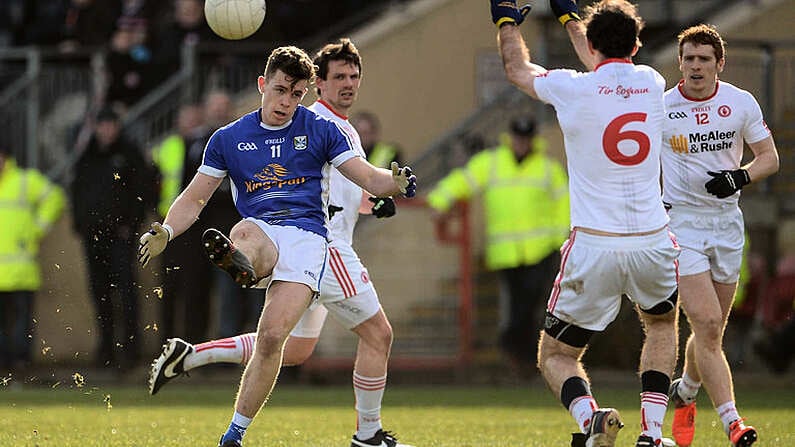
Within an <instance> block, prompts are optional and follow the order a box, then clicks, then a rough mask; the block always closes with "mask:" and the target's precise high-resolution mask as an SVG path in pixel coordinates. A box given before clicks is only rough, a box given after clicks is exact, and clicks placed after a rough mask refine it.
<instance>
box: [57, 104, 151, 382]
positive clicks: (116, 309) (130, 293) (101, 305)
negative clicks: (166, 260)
mask: <svg viewBox="0 0 795 447" xmlns="http://www.w3.org/2000/svg"><path fill="white" fill-rule="evenodd" d="M74 178H75V180H74V183H73V184H72V203H73V218H74V225H75V230H76V232H77V233H78V235H79V236H80V237H81V239H82V240H83V245H84V248H85V255H86V258H87V261H88V273H89V282H90V290H91V294H92V296H93V300H94V305H95V307H96V313H97V320H98V329H99V337H98V340H99V347H98V351H97V353H96V357H95V358H96V361H97V365H98V366H112V367H119V368H127V367H130V366H134V365H135V363H136V361H137V359H138V356H139V335H140V332H139V331H140V329H139V326H138V298H137V289H136V288H135V285H134V277H133V265H134V264H135V242H136V240H137V236H136V231H137V230H138V227H139V225H140V223H141V221H142V220H143V218H144V215H145V213H146V211H147V209H148V208H149V206H150V204H153V203H154V202H155V200H154V190H153V189H152V185H154V184H155V183H156V182H155V175H154V172H153V170H152V169H151V168H150V166H148V165H147V164H146V162H145V161H144V158H143V155H142V153H141V151H140V150H139V149H138V147H136V146H135V145H134V144H133V143H131V142H130V141H128V140H127V139H126V138H125V137H124V136H123V135H122V133H121V123H120V121H119V116H118V115H117V114H116V112H114V111H113V110H112V109H110V108H104V109H102V110H101V111H100V112H99V113H98V115H97V123H96V128H95V131H94V135H93V136H92V138H91V141H90V142H89V144H88V146H87V148H86V150H85V152H84V153H83V154H82V155H81V156H80V158H79V160H78V161H77V164H76V165H75V176H74ZM117 330H119V331H120V334H116V333H115V332H116V331H117Z"/></svg>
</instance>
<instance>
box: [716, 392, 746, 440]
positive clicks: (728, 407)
mask: <svg viewBox="0 0 795 447" xmlns="http://www.w3.org/2000/svg"><path fill="white" fill-rule="evenodd" d="M716 410H718V416H720V420H721V422H723V431H725V432H726V433H729V425H730V424H731V423H732V422H734V421H736V420H737V419H740V413H738V412H737V407H735V406H734V401H733V400H730V401H728V402H726V403H725V404H721V405H719V406H718V408H716Z"/></svg>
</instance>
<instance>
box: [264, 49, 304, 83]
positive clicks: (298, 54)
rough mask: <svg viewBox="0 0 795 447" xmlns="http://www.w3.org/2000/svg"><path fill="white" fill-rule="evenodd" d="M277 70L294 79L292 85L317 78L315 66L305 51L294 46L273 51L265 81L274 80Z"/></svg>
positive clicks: (267, 64) (266, 66) (267, 66)
mask: <svg viewBox="0 0 795 447" xmlns="http://www.w3.org/2000/svg"><path fill="white" fill-rule="evenodd" d="M276 70H281V71H282V73H284V74H286V75H287V76H289V77H290V78H291V79H292V83H291V85H295V84H296V83H297V82H298V81H304V80H306V81H312V80H313V79H314V78H315V64H313V63H312V60H311V59H309V55H308V54H306V52H305V51H304V50H302V49H300V48H298V47H294V46H287V47H279V48H276V49H275V50H273V51H271V54H270V56H268V62H267V63H266V64H265V79H267V80H270V79H272V78H273V75H274V74H275V73H276Z"/></svg>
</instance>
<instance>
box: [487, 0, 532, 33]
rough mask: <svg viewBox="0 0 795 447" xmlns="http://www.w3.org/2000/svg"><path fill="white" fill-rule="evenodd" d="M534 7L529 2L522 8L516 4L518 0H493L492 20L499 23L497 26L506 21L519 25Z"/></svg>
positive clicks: (496, 23)
mask: <svg viewBox="0 0 795 447" xmlns="http://www.w3.org/2000/svg"><path fill="white" fill-rule="evenodd" d="M532 7H533V6H532V5H530V4H529V3H528V4H526V5H524V6H522V7H521V8H520V7H518V6H516V0H491V21H492V22H494V24H495V25H497V28H499V27H501V26H502V25H503V24H506V23H513V24H515V25H516V26H519V25H521V24H522V22H524V18H525V16H527V13H529V12H530V8H532Z"/></svg>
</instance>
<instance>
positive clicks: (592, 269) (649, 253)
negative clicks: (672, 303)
mask: <svg viewBox="0 0 795 447" xmlns="http://www.w3.org/2000/svg"><path fill="white" fill-rule="evenodd" d="M678 255H679V247H678V246H677V244H676V239H675V238H674V236H673V235H672V234H671V233H670V232H669V231H668V230H667V229H662V230H660V231H658V232H656V233H654V234H651V235H647V236H629V237H611V236H595V235H591V234H586V233H583V232H581V231H576V230H575V231H572V232H571V235H570V236H569V239H568V240H567V241H566V242H564V244H563V247H562V248H561V262H560V271H559V272H558V276H557V278H555V285H554V287H553V288H552V294H551V295H550V297H549V302H548V303H547V311H549V312H550V313H551V314H552V315H554V316H556V317H558V318H559V319H561V320H562V321H565V322H567V323H572V324H575V325H577V326H579V327H581V328H583V329H589V330H592V331H597V332H598V331H603V330H604V329H605V328H606V327H607V326H608V325H609V324H610V323H611V322H613V320H615V319H616V317H617V316H618V311H619V310H620V309H621V295H622V294H626V295H627V296H629V298H630V299H631V300H632V301H633V302H635V303H637V304H638V306H640V308H641V309H651V308H652V307H654V306H656V305H657V304H659V303H661V302H663V301H665V300H666V299H668V298H669V297H670V296H671V295H672V294H673V293H674V291H675V290H676V287H677V279H678V272H677V256H678Z"/></svg>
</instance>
